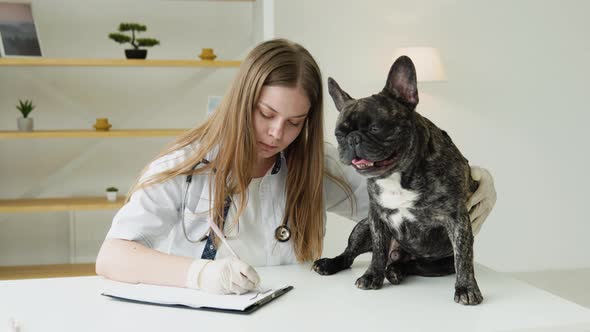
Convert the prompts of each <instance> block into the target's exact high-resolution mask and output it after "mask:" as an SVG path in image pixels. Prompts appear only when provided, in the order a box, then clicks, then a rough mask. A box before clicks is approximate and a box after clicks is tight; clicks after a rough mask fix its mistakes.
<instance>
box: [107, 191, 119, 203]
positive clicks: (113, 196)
mask: <svg viewBox="0 0 590 332" xmlns="http://www.w3.org/2000/svg"><path fill="white" fill-rule="evenodd" d="M107 201H109V202H116V201H117V192H116V191H107Z"/></svg>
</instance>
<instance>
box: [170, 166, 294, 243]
mask: <svg viewBox="0 0 590 332" xmlns="http://www.w3.org/2000/svg"><path fill="white" fill-rule="evenodd" d="M200 164H205V165H207V164H209V160H207V159H203V160H201V161H200V162H198V163H197V164H196V165H195V166H193V167H192V168H191V171H193V170H195V168H197V167H198V166H199V165H200ZM213 172H215V169H213ZM192 181H193V175H192V174H189V175H187V176H186V181H185V183H184V191H183V195H182V204H181V205H180V211H181V212H180V222H181V224H182V231H183V232H184V237H185V238H186V239H187V240H188V241H189V242H191V243H198V242H201V241H203V240H205V239H207V235H205V236H203V237H201V238H200V239H198V240H196V241H195V240H191V239H190V238H189V237H188V234H187V232H186V225H185V222H184V210H185V208H186V204H187V199H188V191H189V188H190V185H191V183H192ZM271 196H272V197H276V196H274V195H271ZM229 204H231V198H230V197H229V196H228V197H226V199H225V203H224V213H223V222H224V223H225V220H226V218H227V213H228V210H229ZM238 227H239V225H238ZM274 235H275V239H276V240H277V241H279V242H287V241H289V239H290V238H291V230H290V229H289V226H287V218H286V217H285V218H284V219H283V223H282V224H281V225H279V226H278V227H277V228H276V229H275V234H274Z"/></svg>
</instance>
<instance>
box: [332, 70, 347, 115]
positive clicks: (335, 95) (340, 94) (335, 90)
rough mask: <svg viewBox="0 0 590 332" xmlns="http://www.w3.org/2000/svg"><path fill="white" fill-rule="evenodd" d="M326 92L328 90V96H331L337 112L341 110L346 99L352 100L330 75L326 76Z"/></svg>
mask: <svg viewBox="0 0 590 332" xmlns="http://www.w3.org/2000/svg"><path fill="white" fill-rule="evenodd" d="M328 92H330V96H332V100H334V104H335V105H336V109H337V110H338V112H340V111H342V108H343V107H344V104H345V103H346V102H347V101H349V100H353V99H352V98H351V97H350V96H349V95H348V93H346V92H344V90H342V89H340V86H339V85H338V83H336V81H335V80H334V79H333V78H331V77H328Z"/></svg>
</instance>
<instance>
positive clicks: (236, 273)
mask: <svg viewBox="0 0 590 332" xmlns="http://www.w3.org/2000/svg"><path fill="white" fill-rule="evenodd" d="M259 283H260V277H259V276H258V273H256V270H254V268H252V267H251V266H250V265H248V264H246V263H244V262H243V261H241V260H239V259H238V258H235V257H227V258H223V259H219V260H207V259H197V260H195V261H194V262H193V263H192V264H191V267H190V268H189V271H188V275H187V281H186V286H187V287H188V288H194V289H201V290H204V291H206V292H208V293H214V294H243V293H246V292H248V291H251V290H254V289H256V287H257V286H258V284H259Z"/></svg>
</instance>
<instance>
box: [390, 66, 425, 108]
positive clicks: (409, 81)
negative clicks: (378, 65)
mask: <svg viewBox="0 0 590 332" xmlns="http://www.w3.org/2000/svg"><path fill="white" fill-rule="evenodd" d="M384 90H385V91H387V92H389V93H390V94H392V95H393V96H394V97H396V98H398V99H400V100H401V101H402V102H404V103H406V104H408V105H410V106H412V107H416V105H418V85H417V83H416V68H415V67H414V63H413V62H412V60H411V59H410V58H409V57H407V56H405V55H402V56H400V57H399V58H397V60H395V62H394V63H393V65H392V66H391V69H390V70H389V75H387V82H386V83H385V88H384Z"/></svg>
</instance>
